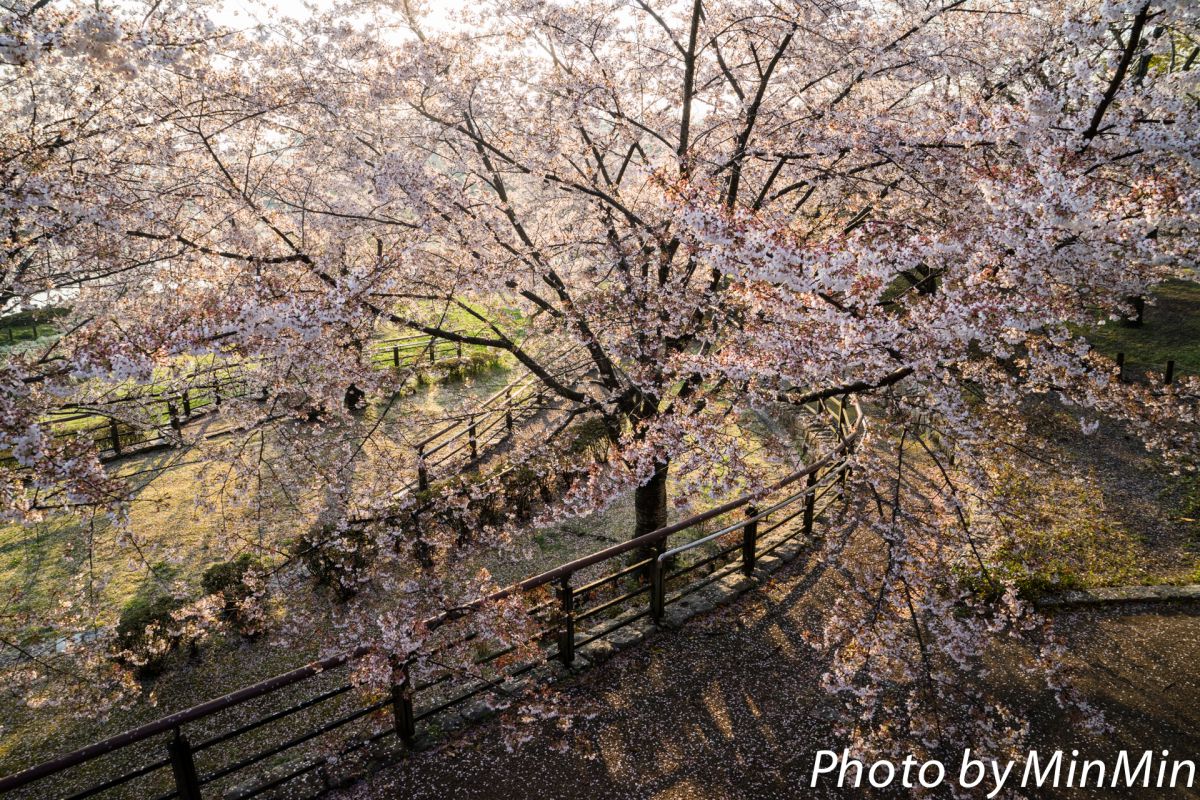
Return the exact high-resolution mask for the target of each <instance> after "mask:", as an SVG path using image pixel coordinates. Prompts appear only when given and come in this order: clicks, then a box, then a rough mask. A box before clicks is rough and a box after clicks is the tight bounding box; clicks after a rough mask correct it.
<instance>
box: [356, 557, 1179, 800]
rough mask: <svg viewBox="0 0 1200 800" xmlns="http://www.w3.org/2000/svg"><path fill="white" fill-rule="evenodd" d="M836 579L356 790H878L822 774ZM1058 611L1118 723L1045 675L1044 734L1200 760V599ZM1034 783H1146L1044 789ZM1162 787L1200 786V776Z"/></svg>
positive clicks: (1045, 739)
mask: <svg viewBox="0 0 1200 800" xmlns="http://www.w3.org/2000/svg"><path fill="white" fill-rule="evenodd" d="M797 564H799V562H797ZM827 583H829V581H822V580H818V579H816V578H815V577H814V576H813V575H812V574H811V573H805V572H804V571H803V568H802V567H799V566H797V567H796V568H795V569H791V570H788V571H786V572H785V573H782V574H780V575H778V576H777V577H776V580H775V581H774V582H773V583H772V584H771V585H770V586H768V587H766V588H764V589H759V590H757V591H752V592H750V593H749V594H747V595H744V596H743V597H742V599H741V600H739V601H738V602H736V603H734V604H732V605H731V606H729V607H726V608H724V609H721V610H718V611H717V612H714V613H713V614H711V615H709V616H708V617H702V618H697V619H694V620H693V621H692V622H691V623H689V624H688V626H686V627H685V628H684V629H683V630H679V631H673V632H666V633H664V634H662V635H659V636H657V637H654V638H651V639H649V640H647V641H646V642H645V643H643V644H642V645H641V646H640V647H638V648H633V649H631V650H628V651H626V652H624V653H622V654H620V655H618V656H617V657H616V658H614V659H613V660H612V661H609V662H608V663H606V664H604V665H602V666H599V667H595V668H593V669H592V670H590V671H588V672H586V673H584V674H583V675H582V676H581V677H579V678H578V679H576V682H575V684H574V685H573V686H572V687H571V688H570V689H569V690H567V692H566V695H567V702H566V704H565V706H566V707H567V708H570V709H572V710H574V711H575V712H576V714H575V715H573V716H572V717H571V726H570V729H569V730H566V731H563V730H561V726H562V721H561V720H555V719H545V720H538V721H534V722H530V723H528V725H527V727H526V731H527V733H528V734H530V738H529V739H528V740H527V741H524V742H521V743H517V742H513V741H512V737H511V736H506V735H505V733H504V730H503V726H502V725H501V724H500V722H499V720H497V719H492V720H489V721H486V722H483V723H481V724H480V725H477V726H476V727H475V728H474V729H472V730H470V731H469V732H468V733H467V734H466V735H465V736H463V737H460V738H459V739H457V740H456V741H452V742H450V743H447V744H445V745H442V746H441V747H440V748H439V749H437V750H434V751H431V752H426V753H422V754H418V755H416V756H414V757H412V758H410V759H408V760H407V761H405V762H403V763H401V764H398V765H396V766H393V767H390V768H387V769H385V770H384V771H382V772H380V773H377V774H376V775H375V776H374V777H373V778H372V779H371V780H370V781H369V782H367V783H365V784H360V785H357V786H355V787H352V788H350V789H349V790H347V791H346V792H345V793H344V794H343V795H342V797H345V798H354V800H376V799H378V800H382V799H383V798H389V799H390V798H451V797H453V798H497V799H499V798H662V799H664V800H665V799H666V798H672V799H679V800H682V799H683V798H697V800H700V799H703V800H711V799H713V798H795V797H805V798H809V797H841V796H857V797H862V796H866V794H867V793H866V792H865V791H863V790H860V791H858V792H855V791H853V790H847V791H844V792H839V791H838V790H837V789H835V788H818V789H817V790H814V789H811V788H810V787H809V780H810V776H811V770H812V765H813V758H814V754H815V752H816V750H818V749H821V748H828V749H838V750H840V749H841V747H842V743H841V742H839V741H837V740H836V739H835V738H834V736H833V735H832V734H831V733H830V727H831V724H830V722H829V720H830V719H831V718H832V717H833V716H834V715H835V714H836V713H837V706H836V705H835V704H833V703H831V702H830V700H829V699H828V698H827V697H825V696H823V694H822V692H821V690H820V689H819V679H820V675H821V671H822V663H821V660H820V659H819V658H818V657H817V655H816V654H815V651H814V650H812V649H811V648H810V647H809V646H807V645H806V644H804V638H803V635H804V633H805V631H807V630H812V629H813V626H814V623H815V621H816V616H815V615H816V614H819V609H820V608H821V607H822V606H823V605H825V602H826V601H827V600H828V599H829V598H828V597H825V598H822V595H823V594H825V593H826V591H828V590H826V589H825V588H824V585H825V584H827ZM1057 616H1058V619H1059V621H1060V623H1061V630H1063V631H1064V633H1065V634H1066V638H1067V641H1068V644H1069V646H1070V649H1071V653H1072V657H1073V658H1075V659H1078V660H1079V663H1080V664H1081V665H1087V666H1086V667H1085V669H1084V673H1083V676H1082V681H1081V682H1080V683H1079V687H1080V688H1081V689H1082V690H1083V692H1084V693H1085V694H1087V695H1088V697H1089V698H1090V699H1091V700H1092V701H1093V702H1094V703H1095V704H1097V705H1099V706H1100V707H1102V708H1103V709H1104V711H1105V712H1106V714H1107V715H1108V718H1109V720H1110V721H1111V723H1112V724H1113V727H1114V729H1115V731H1116V733H1114V734H1112V735H1110V736H1108V737H1104V738H1101V739H1089V738H1087V737H1086V736H1085V735H1084V734H1083V733H1082V732H1080V731H1079V730H1077V729H1075V728H1074V727H1073V726H1072V725H1071V723H1070V722H1069V721H1068V720H1067V719H1065V718H1064V717H1063V716H1062V715H1061V714H1059V713H1058V712H1057V711H1056V710H1055V707H1054V704H1053V702H1052V701H1051V700H1049V698H1048V697H1047V696H1046V695H1045V694H1044V693H1043V692H1038V691H1036V690H1032V691H1031V690H1030V687H1031V686H1033V687H1035V686H1036V685H1035V684H1027V683H1024V682H1021V681H1019V680H1018V681H1016V682H1014V683H1013V685H1012V686H1011V687H1009V688H1008V689H1007V690H1002V693H1004V694H1009V695H1011V696H1012V697H1014V698H1015V700H1016V702H1019V703H1021V704H1022V706H1023V707H1024V708H1025V709H1026V710H1027V712H1028V714H1029V717H1030V719H1031V722H1032V726H1033V731H1034V736H1033V738H1034V744H1035V746H1040V747H1041V748H1043V749H1049V750H1054V749H1056V748H1061V749H1063V750H1065V751H1067V752H1068V753H1069V751H1070V750H1071V749H1073V748H1077V749H1079V750H1080V751H1081V753H1083V754H1084V755H1088V756H1092V757H1097V758H1100V757H1107V758H1112V757H1113V756H1114V755H1115V751H1116V750H1119V749H1121V748H1128V749H1130V750H1131V751H1137V752H1138V754H1139V755H1140V753H1141V751H1143V750H1145V749H1147V748H1153V749H1168V750H1170V751H1171V753H1172V754H1173V755H1174V756H1175V757H1179V758H1191V759H1194V760H1198V761H1200V667H1198V666H1197V665H1200V604H1191V605H1188V606H1182V605H1181V606H1175V607H1172V606H1165V605H1159V606H1146V605H1143V606H1124V607H1112V608H1104V609H1099V610H1097V609H1090V610H1086V611H1084V610H1080V611H1060V612H1058V613H1057ZM997 666H1001V669H999V670H998V672H1000V673H1003V672H1005V670H1004V669H1003V667H1002V665H997ZM535 711H536V709H535ZM509 713H510V714H511V713H512V712H509ZM527 716H536V714H532V715H527ZM966 744H969V743H966ZM509 747H512V748H513V749H512V751H511V752H509V749H508V748H509ZM956 768H957V763H956V762H952V763H948V769H949V770H952V771H953V770H956ZM1017 769H1018V770H1019V769H1020V767H1019V766H1018V768H1017ZM1064 774H1065V768H1064ZM892 796H895V795H892ZM937 796H944V795H937ZM980 796H982V794H981V795H980ZM1029 796H1033V797H1039V798H1041V797H1104V798H1108V797H1133V796H1136V795H1134V794H1132V793H1129V792H1122V791H1120V790H1118V791H1112V790H1108V789H1106V790H1104V791H1103V792H1101V793H1092V790H1087V791H1079V790H1076V791H1075V792H1073V793H1072V792H1067V791H1065V790H1060V791H1058V792H1052V791H1049V790H1046V789H1042V790H1037V791H1035V792H1033V793H1031V794H1030V795H1029ZM1155 796H1161V797H1170V798H1176V797H1200V790H1191V791H1189V790H1185V789H1176V790H1174V791H1170V790H1167V791H1164V792H1162V793H1156V794H1155Z"/></svg>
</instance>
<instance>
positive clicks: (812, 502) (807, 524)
mask: <svg viewBox="0 0 1200 800" xmlns="http://www.w3.org/2000/svg"><path fill="white" fill-rule="evenodd" d="M816 485H817V473H816V471H815V470H814V471H813V472H810V473H808V494H806V495H805V496H804V535H805V536H812V532H813V515H814V514H815V512H816V509H817V490H816V488H815V487H816Z"/></svg>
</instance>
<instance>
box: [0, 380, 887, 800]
mask: <svg viewBox="0 0 1200 800" xmlns="http://www.w3.org/2000/svg"><path fill="white" fill-rule="evenodd" d="M821 405H822V407H824V403H823V402H822V404H821ZM855 410H856V411H857V413H856V415H855V420H854V422H853V425H852V430H850V431H849V432H848V433H847V432H846V431H844V430H843V429H842V423H843V422H844V421H845V422H848V420H844V417H843V413H842V412H844V406H841V405H839V426H838V428H839V430H838V435H839V438H840V440H841V441H840V442H839V444H838V446H837V447H836V448H834V449H833V450H832V451H831V452H829V453H827V454H826V455H825V456H824V457H822V458H821V459H818V460H817V461H815V462H813V463H812V464H809V465H807V466H805V467H804V468H803V469H800V470H797V471H795V472H793V473H791V474H790V475H787V476H785V477H784V478H781V479H779V480H778V481H776V482H775V483H773V484H772V485H771V486H770V487H768V488H767V489H766V490H764V491H761V492H758V493H755V494H753V495H750V494H747V495H743V496H742V497H740V498H737V499H735V500H731V501H729V502H726V503H724V504H722V505H720V506H717V507H716V508H713V509H709V510H707V511H704V512H701V513H698V514H695V515H692V516H691V517H688V518H687V519H684V520H680V521H679V522H676V523H673V524H671V525H667V526H664V527H662V528H659V529H657V530H655V531H651V532H650V533H647V534H644V535H642V536H639V537H637V538H635V539H630V540H628V541H626V542H622V543H619V544H616V545H613V546H611V547H607V548H604V549H603V550H599V551H597V552H595V553H592V554H590V555H588V556H583V557H581V558H578V559H575V560H573V561H570V562H568V563H566V564H563V565H560V566H558V567H555V568H554V569H551V570H548V571H546V572H542V573H540V574H539V575H535V576H532V577H530V578H526V579H524V580H522V581H519V582H517V583H514V584H511V585H510V586H508V587H505V588H503V589H500V590H498V591H496V592H492V593H490V594H489V595H487V596H485V597H482V598H479V599H477V600H475V601H473V602H471V603H468V604H465V605H463V606H460V607H458V608H455V609H451V610H447V611H443V612H441V613H440V614H437V615H434V616H432V617H430V618H429V619H427V620H426V621H425V622H424V623H423V625H424V627H426V628H427V629H429V630H433V629H436V628H438V627H440V626H442V625H444V624H446V623H447V622H450V621H452V620H455V619H458V618H461V617H463V616H466V615H467V614H470V613H471V612H472V611H474V610H476V609H478V608H479V607H481V606H482V605H485V604H487V603H491V602H494V601H496V600H500V599H503V598H505V597H508V596H511V595H514V594H517V593H523V592H527V591H529V590H531V589H535V588H538V587H540V586H544V585H547V584H550V583H552V582H555V581H560V580H562V579H564V578H566V579H568V580H569V578H570V576H571V575H573V574H575V573H576V572H579V571H580V570H583V569H586V568H588V567H590V566H593V565H595V564H599V563H601V562H604V561H608V560H610V559H612V558H615V557H617V556H620V555H623V554H625V553H627V552H630V551H632V550H635V549H639V548H646V547H649V546H652V545H656V544H658V543H660V542H665V541H666V539H667V537H669V536H670V535H672V534H673V533H678V532H679V531H682V530H686V529H687V528H690V527H694V526H696V525H699V524H702V523H704V522H706V521H708V520H710V519H713V518H715V517H718V516H721V515H722V514H726V513H728V512H729V511H732V510H735V509H738V508H741V507H743V506H747V505H750V504H752V503H753V502H754V500H755V499H756V498H759V497H763V496H766V495H770V494H773V493H774V492H776V491H778V490H780V489H782V488H786V487H787V486H789V485H791V484H792V483H795V482H796V481H798V480H800V479H802V478H805V477H807V476H809V475H815V474H818V473H819V472H820V471H821V470H823V469H825V468H827V467H832V466H834V465H840V466H842V467H844V466H845V463H846V459H845V456H846V455H848V454H849V452H850V450H851V448H853V447H854V446H855V445H856V444H857V442H858V440H859V439H860V438H861V437H862V435H863V434H864V432H865V424H864V417H863V415H862V414H861V411H860V410H858V409H857V408H855ZM838 471H839V472H840V469H839V470H838ZM831 474H832V473H831ZM822 480H823V479H822ZM819 483H820V481H817V482H815V483H814V485H813V486H809V487H806V488H805V490H804V491H802V492H797V493H795V494H793V495H792V496H791V497H790V498H789V500H787V501H784V502H783V503H777V504H774V505H773V506H772V507H771V508H770V509H767V510H766V511H763V512H756V513H755V514H753V515H751V516H750V517H748V518H747V519H746V520H743V521H742V522H740V523H738V524H736V525H734V526H729V527H727V528H725V529H723V530H722V531H720V532H718V533H716V534H710V535H709V536H707V537H704V539H703V540H697V541H696V542H692V543H688V545H685V546H684V547H683V548H682V549H681V548H676V552H682V550H684V549H690V548H691V547H694V546H699V544H702V543H703V541H711V540H712V539H713V538H716V537H717V536H720V535H723V534H725V533H728V532H730V531H732V530H736V529H738V528H745V527H746V526H747V525H750V524H754V523H756V522H757V521H758V520H759V519H761V518H762V517H764V516H766V515H767V514H769V513H771V511H772V510H778V508H780V507H782V506H783V505H785V504H787V503H792V502H795V501H796V499H798V498H800V497H803V496H805V495H807V494H809V493H810V492H813V490H814V489H815V488H816V487H817V485H818V484H819ZM669 552H672V551H668V553H669ZM664 555H665V554H664ZM661 562H662V558H661V557H660V558H659V560H658V561H656V562H651V563H656V564H661ZM626 570H628V567H627V568H626ZM602 582H603V579H602V580H600V581H594V582H593V583H592V584H589V585H590V586H596V585H599V584H600V583H602ZM643 592H644V590H639V591H637V592H631V593H628V596H629V597H632V596H636V595H640V594H642V593H643ZM652 594H653V593H652ZM622 599H626V598H622ZM610 605H614V604H613V603H610ZM592 613H595V612H592ZM646 613H647V612H645V611H643V612H641V614H638V615H636V617H631V619H634V618H641V617H644V616H645V614H646ZM628 621H629V620H626V621H623V622H622V623H621V624H622V625H623V624H627V623H628ZM593 638H594V637H593ZM371 650H372V648H371V647H370V646H369V645H362V646H360V647H358V648H356V649H354V650H353V651H349V652H344V653H339V654H335V655H331V656H328V657H326V658H323V659H319V660H317V661H313V662H311V663H309V664H306V665H304V666H302V667H298V668H297V669H294V670H291V671H289V672H285V673H282V674H280V675H276V676H274V677H272V678H268V679H266V680H263V681H259V682H257V683H254V684H251V685H250V686H245V687H242V688H241V689H238V690H236V691H233V692H230V693H228V694H226V695H223V696H221V697H218V698H214V699H212V700H208V701H206V702H203V703H200V704H198V705H195V706H192V707H191V708H188V709H184V710H182V711H179V712H176V713H174V714H170V715H168V716H166V717H162V718H160V719H158V720H154V721H152V722H149V723H146V724H144V725H140V726H137V727H135V728H133V729H130V730H128V731H124V732H122V733H119V734H117V735H115V736H111V737H108V738H106V739H103V740H101V741H99V742H94V743H92V744H90V745H87V746H85V747H82V748H79V749H77V750H74V751H72V752H69V753H65V754H63V755H61V756H58V757H56V758H53V759H50V760H48V761H45V762H42V763H40V764H37V765H35V766H32V767H29V768H27V769H25V770H22V771H20V772H16V773H13V774H11V775H8V776H4V777H0V791H8V790H12V789H16V788H19V787H21V786H25V785H27V784H29V783H32V782H33V781H36V780H38V779H40V778H43V777H46V776H48V775H52V774H55V773H58V772H62V771H63V770H66V769H69V768H71V767H74V766H78V765H80V764H83V763H86V762H89V761H92V760H93V759H96V758H98V757H100V756H102V755H105V754H107V753H110V752H113V751H115V750H119V749H121V748H124V747H128V746H130V745H133V744H136V743H138V742H142V741H145V740H147V739H150V738H152V737H154V736H157V735H159V734H163V733H168V732H175V734H176V736H177V740H178V735H179V731H180V729H181V727H182V726H183V725H185V724H187V723H189V722H193V721H196V720H199V719H203V718H206V717H209V716H212V715H213V714H216V713H218V712H220V711H223V710H225V709H228V708H232V707H234V706H237V705H240V704H242V703H245V702H247V701H249V700H253V699H255V698H258V697H262V696H264V695H268V694H271V693H273V692H276V691H279V690H281V689H284V688H286V687H288V686H292V685H294V684H297V683H300V682H301V681H304V680H307V679H309V678H313V677H316V676H318V675H321V674H323V673H325V672H327V671H328V670H331V669H335V668H338V667H341V666H343V665H345V664H347V663H349V662H351V661H354V660H357V659H359V658H361V657H362V656H364V655H366V654H368V653H369V652H371ZM560 655H561V652H560ZM526 669H528V667H526ZM484 688H486V686H485V687H484ZM478 691H482V689H478V690H476V693H477V692H478ZM394 702H399V701H398V700H397V701H394ZM404 702H406V703H408V707H409V715H410V718H409V725H410V726H411V721H412V719H411V698H407V699H405V700H404ZM456 702H457V701H456ZM387 704H388V703H387V701H384V702H377V703H373V704H371V706H369V710H363V711H359V712H354V713H353V714H351V715H350V716H349V717H347V718H345V719H344V720H341V722H345V721H349V720H351V719H356V718H359V717H361V716H363V715H365V714H366V713H369V712H370V710H377V709H380V708H383V707H384V706H385V705H387ZM428 713H429V712H426V713H425V714H422V715H421V716H422V717H423V716H427V715H428ZM281 716H282V715H281ZM339 724H340V722H339ZM255 727H257V725H256V726H255ZM322 732H324V729H322ZM313 735H314V736H315V735H318V734H313ZM401 735H402V736H405V734H404V733H403V732H402V733H401ZM218 738H220V739H221V740H224V739H225V738H229V737H224V736H222V737H218ZM308 738H311V737H308ZM407 738H411V730H409V732H408V734H407ZM215 743H216V741H215V740H209V741H207V742H203V743H201V745H200V747H198V748H193V749H192V750H189V751H188V757H189V758H190V753H191V752H192V751H193V750H195V749H201V748H202V747H205V746H207V745H210V744H215ZM155 765H156V766H155V767H154V768H158V767H161V766H162V764H161V763H159V762H155ZM142 769H146V770H147V771H149V768H148V767H143V768H142ZM289 779H290V778H289Z"/></svg>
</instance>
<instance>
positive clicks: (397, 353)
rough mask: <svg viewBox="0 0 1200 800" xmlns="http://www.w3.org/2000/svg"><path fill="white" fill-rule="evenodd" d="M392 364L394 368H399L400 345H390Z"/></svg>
mask: <svg viewBox="0 0 1200 800" xmlns="http://www.w3.org/2000/svg"><path fill="white" fill-rule="evenodd" d="M392 364H393V365H394V366H395V367H396V369H400V345H395V346H394V347H392Z"/></svg>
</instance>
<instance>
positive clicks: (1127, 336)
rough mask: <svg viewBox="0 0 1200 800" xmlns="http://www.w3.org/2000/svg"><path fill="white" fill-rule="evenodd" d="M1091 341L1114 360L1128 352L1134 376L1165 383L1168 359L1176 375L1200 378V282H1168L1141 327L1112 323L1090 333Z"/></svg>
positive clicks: (1129, 368) (1128, 367)
mask: <svg viewBox="0 0 1200 800" xmlns="http://www.w3.org/2000/svg"><path fill="white" fill-rule="evenodd" d="M1087 338H1088V341H1090V342H1091V343H1092V346H1093V347H1094V348H1096V350H1098V351H1099V352H1101V353H1103V354H1105V355H1107V356H1109V357H1111V358H1115V357H1116V355H1117V353H1124V354H1125V365H1126V366H1125V369H1126V374H1128V375H1131V376H1134V375H1140V374H1142V373H1146V372H1149V373H1152V375H1153V379H1154V380H1161V379H1162V373H1163V371H1164V370H1165V369H1166V366H1167V361H1168V359H1170V360H1174V361H1175V374H1176V375H1200V283H1196V282H1194V281H1181V280H1174V281H1168V282H1166V283H1164V284H1162V285H1161V286H1159V287H1158V288H1156V289H1155V291H1154V294H1153V300H1152V302H1151V303H1148V304H1147V305H1146V312H1145V315H1144V324H1143V325H1142V326H1141V327H1140V328H1130V327H1127V326H1125V325H1122V324H1121V323H1119V322H1108V323H1106V324H1104V325H1099V326H1097V327H1095V328H1092V329H1091V330H1089V331H1087Z"/></svg>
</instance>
